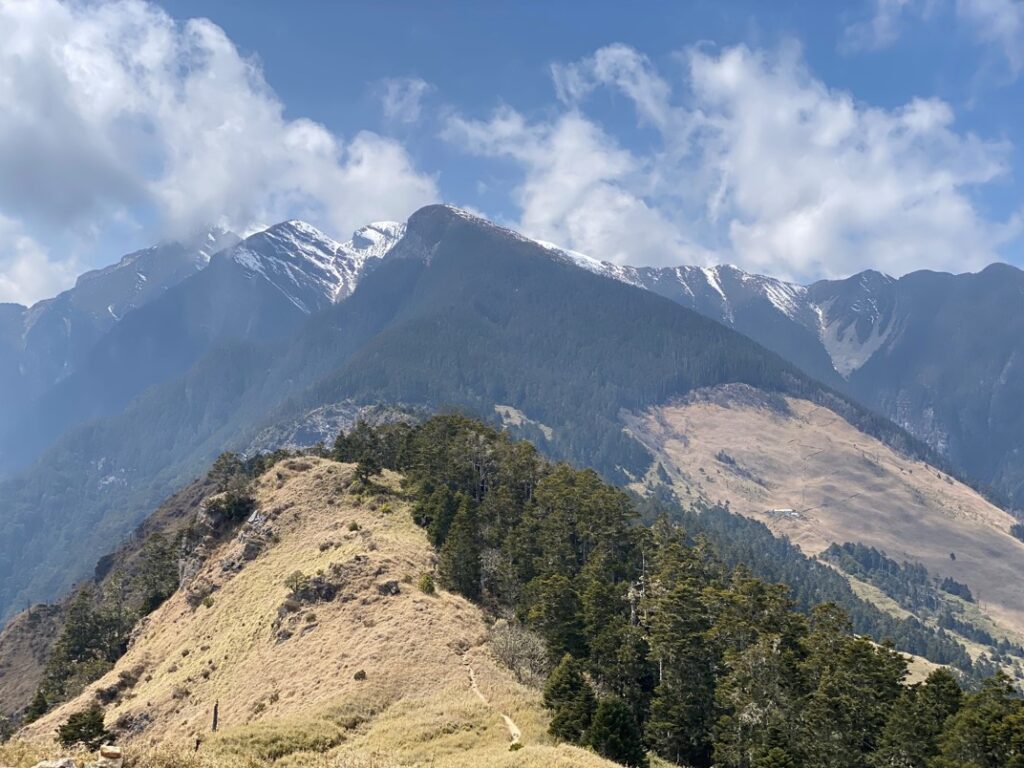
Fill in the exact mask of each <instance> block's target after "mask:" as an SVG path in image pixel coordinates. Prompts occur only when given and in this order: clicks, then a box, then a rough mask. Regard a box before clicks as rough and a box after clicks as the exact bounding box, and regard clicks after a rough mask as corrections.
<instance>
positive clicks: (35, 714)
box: [25, 686, 50, 723]
mask: <svg viewBox="0 0 1024 768" xmlns="http://www.w3.org/2000/svg"><path fill="white" fill-rule="evenodd" d="M49 710H50V703H49V702H48V701H47V700H46V692H45V691H44V690H43V688H42V686H40V687H39V688H36V695H35V696H33V697H32V701H31V703H29V705H28V707H27V708H26V709H25V722H26V723H34V722H35V721H36V720H38V719H39V718H40V717H42V716H43V715H45V714H46V713H47V712H48V711H49Z"/></svg>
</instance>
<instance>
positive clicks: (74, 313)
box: [0, 229, 238, 428]
mask: <svg viewBox="0 0 1024 768" xmlns="http://www.w3.org/2000/svg"><path fill="white" fill-rule="evenodd" d="M237 241H238V238H237V237H236V236H235V235H234V234H232V233H230V232H226V231H224V230H221V229H210V230H208V231H205V232H203V233H201V234H200V235H198V236H197V237H195V238H191V239H188V240H185V241H181V242H168V243H163V244H160V245H155V246H153V247H151V248H146V249H143V250H140V251H135V252H134V253H130V254H128V255H127V256H124V257H123V258H122V259H120V261H118V262H117V263H116V264H113V265H111V266H109V267H106V268H104V269H99V270H94V271H92V272H86V273H85V274H83V275H81V276H80V277H79V278H78V280H77V282H76V283H75V286H74V287H73V288H71V289H69V290H67V291H64V292H63V293H61V294H60V295H58V296H56V297H55V298H53V299H46V300H44V301H40V302H39V303H37V304H35V305H33V306H32V307H22V306H19V305H13V304H4V305H0V351H2V352H3V362H0V428H2V427H3V426H4V425H5V424H8V423H9V420H10V419H11V418H12V417H13V416H14V415H16V414H18V413H20V412H21V409H22V407H23V406H24V405H25V404H26V403H27V402H29V401H30V400H32V399H33V398H34V397H35V395H36V394H37V393H39V392H42V391H44V390H46V389H47V388H48V387H50V386H52V385H53V384H55V383H56V382H58V381H60V380H61V379H62V378H64V377H66V376H68V375H69V374H70V373H72V372H73V371H75V370H76V369H77V368H78V367H79V366H80V365H81V364H82V362H83V360H84V359H85V358H86V356H87V355H88V353H89V351H90V350H91V348H92V346H93V345H94V344H95V343H96V342H97V341H98V340H99V339H100V338H101V337H102V336H103V335H104V334H105V333H106V332H107V331H109V330H110V329H111V328H112V327H113V326H114V325H116V324H117V322H118V321H119V320H120V319H121V318H122V317H124V316H125V315H126V314H127V313H129V312H131V311H132V310H134V309H137V308H139V307H141V306H144V305H145V304H147V303H148V302H150V301H152V300H153V299H155V298H157V297H159V296H160V295H162V294H163V292H164V291H166V290H167V289H169V288H171V287H173V286H175V285H177V284H178V283H180V282H181V281H182V280H185V279H186V278H188V277H189V276H191V275H194V274H195V273H196V272H198V271H200V270H202V269H203V268H204V267H206V265H207V264H208V263H209V261H210V257H211V256H212V255H213V254H214V253H216V252H217V251H219V250H220V249H222V248H224V247H227V246H229V245H232V244H233V243H235V242H237Z"/></svg>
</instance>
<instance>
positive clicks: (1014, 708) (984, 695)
mask: <svg viewBox="0 0 1024 768" xmlns="http://www.w3.org/2000/svg"><path fill="white" fill-rule="evenodd" d="M929 768H1024V703H1022V702H1021V700H1020V699H1019V698H1018V697H1017V695H1016V692H1015V690H1014V687H1013V683H1012V682H1011V680H1010V679H1009V678H1008V677H1007V676H1006V675H1005V674H1003V673H1002V672H999V673H998V674H996V675H995V676H994V677H991V678H989V679H988V680H986V681H985V682H984V683H983V685H982V688H981V690H980V691H978V692H977V693H974V694H971V695H969V696H966V697H964V701H963V706H962V707H961V708H960V710H959V711H958V712H957V713H956V714H955V715H953V716H952V717H951V718H949V720H947V721H946V724H945V727H944V728H943V734H942V736H941V737H940V740H939V755H938V756H937V757H936V758H935V760H934V761H933V762H932V764H931V766H930V767H929Z"/></svg>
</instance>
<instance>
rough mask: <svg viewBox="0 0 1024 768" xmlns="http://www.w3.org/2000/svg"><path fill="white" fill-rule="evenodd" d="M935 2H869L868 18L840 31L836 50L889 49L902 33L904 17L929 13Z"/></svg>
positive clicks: (894, 0) (920, 0) (904, 0)
mask: <svg viewBox="0 0 1024 768" xmlns="http://www.w3.org/2000/svg"><path fill="white" fill-rule="evenodd" d="M934 2H935V0H873V3H872V6H873V7H872V13H871V17H870V18H868V19H865V20H862V21H857V22H854V23H853V24H850V25H849V26H848V27H846V29H845V30H844V31H843V37H842V39H841V40H840V48H841V49H842V50H844V51H847V52H852V51H861V50H874V49H878V48H885V47H887V46H889V45H892V44H893V43H894V42H896V41H897V40H898V39H899V36H900V34H901V33H902V31H903V24H904V22H905V20H906V17H908V16H911V15H925V14H927V13H930V11H931V10H932V6H933V5H934Z"/></svg>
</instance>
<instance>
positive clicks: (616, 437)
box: [0, 206, 1024, 616]
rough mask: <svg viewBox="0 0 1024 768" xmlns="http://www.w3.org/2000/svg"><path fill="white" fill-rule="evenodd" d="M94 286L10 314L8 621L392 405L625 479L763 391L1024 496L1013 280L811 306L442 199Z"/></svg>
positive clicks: (202, 246)
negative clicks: (711, 393) (241, 469)
mask: <svg viewBox="0 0 1024 768" xmlns="http://www.w3.org/2000/svg"><path fill="white" fill-rule="evenodd" d="M211 238H212V239H211ZM207 244H210V245H207ZM218 245H219V246H223V247H221V248H219V250H216V251H215V252H211V249H212V248H213V247H215V246H218ZM159 254H164V256H163V257H161V256H159ZM639 258H642V255H638V259H639ZM152 260H155V263H152V264H151V263H150V262H151V261H152ZM165 262H166V265H165ZM157 264H159V265H160V266H159V267H158V266H157ZM580 267H584V268H583V269H581V268H580ZM993 270H994V272H993ZM1001 272H1007V273H1012V278H1011V277H1010V276H1003V277H1001V276H1000V274H1001ZM593 273H596V274H593ZM91 275H92V277H88V276H83V278H82V279H80V280H79V283H78V284H77V285H76V287H75V288H73V289H71V290H70V291H68V292H66V293H64V294H61V296H59V297H57V298H56V299H53V300H51V301H49V302H42V303H41V304H39V305H36V306H35V307H32V308H24V307H16V306H11V305H3V306H2V307H0V345H3V346H2V349H3V352H4V356H3V361H4V362H3V363H2V365H3V366H4V367H3V369H2V370H0V396H2V397H0V399H3V400H5V401H6V402H9V403H11V404H12V405H10V406H9V407H8V408H7V409H6V410H5V411H4V412H3V416H2V417H3V422H2V424H3V429H2V430H0V473H3V475H4V476H5V478H6V479H4V480H3V481H2V482H0V509H3V510H4V513H3V514H2V515H0V616H2V615H4V614H6V613H8V612H9V611H10V610H11V609H13V608H15V607H21V606H22V605H23V603H24V602H25V601H26V600H35V599H40V598H49V597H52V596H54V595H56V594H58V593H59V592H60V591H61V590H63V589H65V588H66V587H67V586H69V585H70V584H71V583H72V582H74V581H75V580H76V579H77V578H79V577H81V576H82V575H83V574H84V573H85V572H86V569H87V568H88V567H89V564H90V563H91V562H93V561H94V560H95V558H96V556H97V555H98V554H99V553H101V552H103V551H106V550H107V549H109V548H110V546H111V544H112V543H115V542H116V541H118V540H120V539H121V538H123V536H124V535H125V533H126V532H127V530H129V529H130V528H131V526H133V525H134V524H135V523H137V522H138V521H139V520H141V519H142V518H143V517H144V516H145V515H146V514H147V513H148V512H149V511H151V510H152V509H153V507H154V506H155V505H156V504H157V503H158V502H159V501H161V500H162V499H164V498H166V497H167V496H168V495H169V494H170V493H172V492H173V491H174V490H176V489H178V488H180V487H181V486H182V485H183V484H184V483H186V482H187V481H189V480H190V479H192V478H193V477H195V476H196V475H197V474H199V473H200V472H201V471H202V470H203V469H204V468H205V466H207V465H208V464H209V462H210V461H211V460H212V459H213V458H214V457H215V456H216V455H217V454H218V453H220V452H221V451H223V450H225V449H234V450H243V451H244V450H247V449H249V448H250V447H251V446H252V445H254V444H258V445H260V447H263V448H266V447H269V446H270V445H272V443H273V436H274V435H282V436H284V435H289V436H294V435H295V434H302V435H303V436H304V438H305V439H307V440H309V441H313V440H315V439H322V438H329V437H330V436H331V435H332V433H333V432H335V431H336V430H337V429H338V427H339V426H343V425H345V424H347V423H349V420H350V419H351V418H352V417H353V415H354V414H356V413H358V412H359V409H360V408H361V407H363V406H368V405H374V404H378V403H383V404H398V405H402V406H416V407H425V408H428V409H437V408H441V409H443V408H448V407H457V408H460V409H464V410H468V411H471V412H474V413H476V414H479V415H482V416H485V417H487V418H491V419H493V420H498V419H499V416H498V415H497V414H498V412H500V413H502V414H505V415H506V416H508V414H517V415H516V416H515V418H513V419H511V420H508V419H506V421H507V423H509V424H510V425H512V427H513V430H514V431H515V432H516V433H517V434H520V435H522V436H526V437H530V438H531V439H533V440H535V441H536V442H537V443H538V444H539V445H540V446H541V447H542V448H543V449H544V450H546V451H547V452H548V453H549V454H550V455H552V456H554V457H557V458H563V459H569V460H572V461H575V462H577V463H580V464H586V465H589V466H593V467H595V468H597V469H598V470H600V471H601V472H602V473H603V474H605V476H606V477H609V478H611V479H615V480H617V481H619V482H626V481H628V480H630V479H631V478H636V477H639V476H640V475H642V474H644V473H645V472H647V471H648V470H649V469H650V466H651V462H652V460H653V457H652V455H651V454H650V453H649V452H648V451H647V450H646V449H645V448H644V447H643V446H642V445H640V444H639V443H638V442H636V441H635V440H633V439H632V438H630V436H629V435H628V433H627V432H626V431H624V424H625V421H624V418H623V415H624V414H626V413H636V412H640V411H643V410H644V409H645V408H648V407H650V406H653V405H656V404H662V403H666V402H669V401H671V400H672V399H674V398H678V397H681V396H682V395H685V394H686V393H688V392H691V391H693V390H694V389H697V388H700V387H705V386H714V385H718V384H724V383H744V384H749V385H751V386H755V387H759V388H761V389H765V390H769V391H775V392H781V393H785V394H787V395H790V396H793V397H800V398H804V399H808V400H811V401H813V402H816V403H818V404H819V405H825V406H826V407H828V408H830V409H831V410H834V411H836V412H837V413H840V414H841V415H842V416H843V417H844V418H846V419H847V420H848V421H850V422H851V423H852V424H854V425H855V426H856V427H857V428H859V429H861V430H863V431H866V432H868V433H870V434H872V435H875V436H877V437H880V438H881V439H883V440H884V441H885V442H886V443H888V444H889V445H891V446H893V447H895V448H897V449H898V450H900V451H902V452H904V453H908V454H910V455H913V456H918V457H924V458H928V459H930V460H931V461H933V463H942V459H941V458H940V457H939V455H938V454H939V453H941V454H944V455H946V456H947V457H948V458H949V460H950V461H951V462H952V463H953V465H954V466H957V467H960V468H962V469H963V471H964V472H965V473H967V475H968V476H969V477H970V478H971V479H973V480H974V481H975V482H977V483H979V484H992V485H993V486H995V487H996V488H998V489H999V490H1001V491H1002V492H1004V493H1006V494H1007V495H1009V496H1016V497H1018V498H1019V497H1020V494H1021V491H1020V483H1019V478H1020V477H1021V476H1024V457H1022V456H1021V455H1020V453H1019V444H1020V443H1021V442H1024V437H1021V435H1024V430H1019V429H1017V430H1015V429H1014V428H1013V425H1014V424H1017V421H1018V420H1019V419H1020V418H1021V417H1019V416H1018V415H1017V414H1015V413H1013V412H1012V408H1011V405H1012V403H1013V402H1017V403H1019V402H1021V399H1020V395H1021V394H1022V393H1020V392H1019V391H1018V390H1019V389H1020V388H1021V387H1024V374H1022V373H1020V372H1018V370H1017V367H1016V366H1017V362H1016V361H1017V360H1019V355H1018V353H1017V350H1018V349H1019V347H1020V344H1021V341H1020V339H1021V335H1020V333H1019V330H1018V329H1017V325H1018V324H1019V323H1020V322H1021V319H1024V312H1022V310H1021V307H1020V302H1019V301H1018V302H1017V305H1016V306H1015V305H1014V303H1013V298H1014V296H1015V295H1017V296H1019V292H1020V288H1017V289H1016V290H1017V292H1018V293H1017V294H1014V290H1015V289H1014V288H1013V286H1014V285H1024V274H1022V273H1020V272H1019V271H1017V270H1014V269H1013V268H1009V267H993V268H990V270H986V271H985V272H983V273H981V274H980V275H964V276H956V277H954V276H950V275H933V274H930V273H917V274H916V275H910V276H907V277H906V278H902V279H901V280H899V281H896V280H893V279H892V278H888V277H885V276H883V275H880V274H877V273H870V272H869V273H863V274H862V275H858V276H855V277H853V278H850V279H849V280H846V281H836V282H822V283H816V284H814V285H812V286H807V287H804V286H798V285H793V284H790V283H785V282H782V281H779V280H774V279H772V278H767V277H760V276H754V275H748V274H746V273H744V272H742V271H741V270H738V269H736V268H733V267H716V268H698V267H680V268H674V269H654V268H634V267H618V266H613V265H608V264H602V263H600V262H596V261H594V260H592V259H588V258H586V257H584V256H581V255H580V254H575V253H572V252H569V251H565V250H562V249H559V248H556V247H554V246H551V245H549V244H545V243H538V242H536V241H534V240H530V239H528V238H526V237H523V236H521V235H519V234H517V233H515V232H511V231H509V230H507V229H503V228H500V227H497V226H494V225H493V224H490V223H489V222H486V221H484V220H482V219H478V218H476V217H473V216H471V215H469V214H467V213H465V212H462V211H460V210H458V209H454V208H451V207H448V206H430V207H427V208H425V209H422V210H420V211H418V212H416V213H415V214H414V215H413V216H412V217H411V218H410V219H409V222H408V224H407V225H406V224H398V223H393V222H383V223H375V224H371V225H368V226H367V227H364V228H362V229H360V230H358V231H357V232H356V233H355V234H354V235H353V237H352V239H351V240H350V241H349V242H347V243H338V242H335V241H334V240H332V239H331V238H329V237H327V236H326V235H324V234H323V233H321V232H319V231H317V230H316V229H315V228H313V227H311V226H309V225H308V224H305V223H303V222H297V221H289V222H284V223H282V224H278V225H276V226H274V227H271V228H269V229H267V230H265V231H263V232H260V233H257V234H254V235H252V236H250V237H248V238H246V239H244V240H238V238H237V237H235V236H233V235H230V234H229V233H223V232H211V233H208V234H206V233H204V235H203V237H201V238H200V239H199V240H198V241H195V242H192V243H186V244H165V245H161V246H157V247H156V248H153V249H148V250H146V251H140V252H139V253H138V254H132V255H131V256H128V257H125V258H124V259H122V260H121V262H119V263H118V264H117V265H115V266H114V267H111V268H109V269H107V270H102V271H100V272H97V273H91ZM607 278H613V279H607ZM1014 281H1017V282H1016V283H1015V282H1014ZM989 294H991V295H989ZM666 299H670V301H667V300H666ZM986 302H988V303H986ZM680 305H681V306H680ZM1000 313H1005V315H1004V316H1002V317H1000ZM32 317H36V318H45V319H46V324H45V326H44V325H40V320H39V319H36V320H35V321H34V322H33V323H30V318H32ZM43 327H46V328H51V329H55V330H52V331H51V333H50V335H48V336H43V335H39V334H40V331H38V330H36V329H37V328H38V329H42V328H43ZM61 329H63V331H62V332H59V331H61ZM69 329H70V330H69ZM735 331H739V333H736V332H735ZM747 337H749V338H747ZM755 342H756V343H755ZM908 345H913V346H912V347H911V346H908ZM766 348H767V349H766ZM8 353H9V355H8ZM33 361H37V362H33ZM1015 387H1016V389H1015ZM837 392H839V393H841V394H837ZM1014 398H1016V399H1014ZM855 401H860V402H861V403H863V404H865V405H867V406H868V408H864V407H862V406H861V405H859V404H857V402H855ZM872 408H873V409H877V410H878V411H879V412H881V413H883V414H885V415H887V416H891V417H893V418H894V419H895V421H897V422H898V423H899V424H900V425H902V426H904V427H906V428H907V429H908V430H909V431H910V432H911V433H913V434H915V435H917V436H918V437H920V438H921V439H922V440H923V441H925V442H926V443H927V444H928V445H930V446H931V448H929V447H928V446H926V445H925V444H924V443H921V442H918V441H916V440H915V439H914V438H912V437H910V436H908V435H907V434H906V433H905V432H903V431H902V430H901V429H900V428H899V427H897V426H894V425H893V424H891V423H890V422H889V421H887V419H885V418H882V417H879V416H876V415H875V414H873V413H872V412H871V410H870V409H872ZM496 409H497V410H496ZM1000 418H1005V419H1007V420H1008V421H1007V422H1000V421H999V419H1000ZM296 425H298V426H296ZM268 435H269V436H271V437H270V438H268ZM282 439H283V438H282ZM979 446H980V447H979ZM981 448H984V451H985V453H984V455H983V456H982V455H979V454H977V453H972V451H976V452H977V451H980V450H981ZM936 452H937V453H936Z"/></svg>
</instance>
